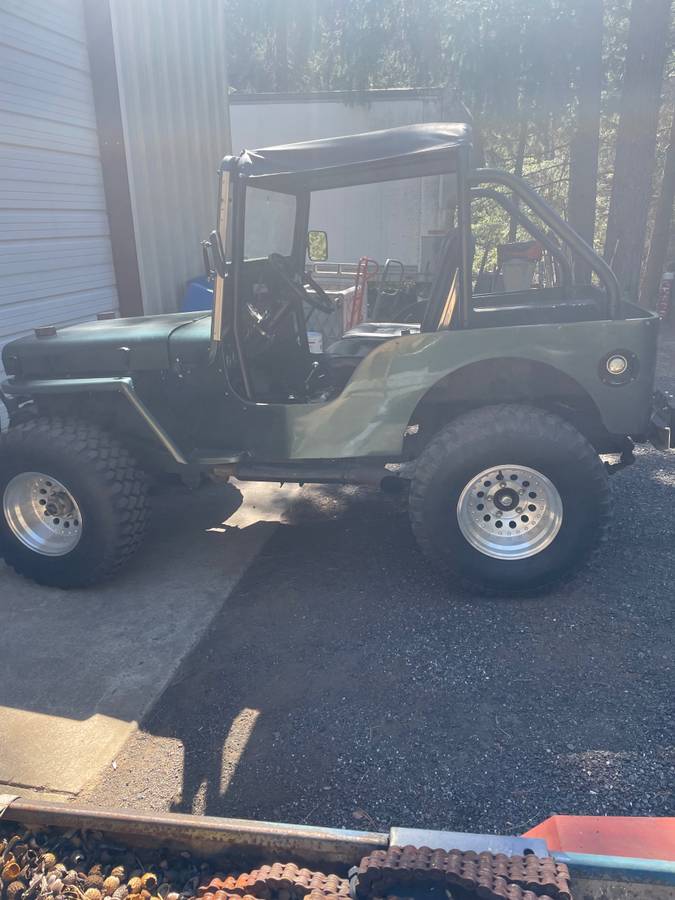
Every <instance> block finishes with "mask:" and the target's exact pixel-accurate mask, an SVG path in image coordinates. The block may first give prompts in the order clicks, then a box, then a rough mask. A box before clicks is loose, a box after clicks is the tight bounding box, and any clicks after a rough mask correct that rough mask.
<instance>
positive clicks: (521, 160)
mask: <svg viewBox="0 0 675 900" xmlns="http://www.w3.org/2000/svg"><path fill="white" fill-rule="evenodd" d="M526 150H527V119H526V118H525V113H523V117H522V119H521V120H520V129H519V131H518V146H517V148H516V159H515V165H514V167H513V171H514V174H516V175H522V174H523V165H524V164H525V151H526ZM511 200H512V201H513V202H514V203H515V205H516V206H520V200H519V198H518V197H517V195H516V194H513V195H512V196H511ZM517 234H518V222H517V221H516V220H515V219H511V220H510V222H509V243H510V244H512V243H513V242H514V241H515V239H516V236H517Z"/></svg>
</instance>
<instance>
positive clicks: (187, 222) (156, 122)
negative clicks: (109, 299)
mask: <svg viewBox="0 0 675 900" xmlns="http://www.w3.org/2000/svg"><path fill="white" fill-rule="evenodd" d="M110 8H111V17H112V29H113V41H114V44H115V59H116V65H117V74H118V81H119V88H120V103H121V111H122V122H123V129H124V141H125V146H126V153H127V167H128V171H129V186H130V191H131V205H132V212H133V221H134V229H135V234H136V250H137V256H138V264H139V270H140V278H141V289H142V294H143V308H144V311H145V313H146V314H152V313H158V312H170V311H173V310H176V309H178V305H179V302H180V298H181V296H182V292H183V287H184V284H185V281H186V280H187V279H189V278H192V277H194V276H196V275H201V274H202V270H203V266H202V255H201V248H200V241H201V240H202V239H203V238H205V237H207V236H208V234H209V232H210V231H211V230H212V229H213V227H214V224H215V215H216V190H217V168H218V164H219V162H220V160H221V159H222V157H223V156H224V155H225V154H226V153H228V152H229V150H230V146H229V118H228V108H227V77H226V66H225V22H224V4H223V2H222V0H198V2H195V0H161V3H159V2H158V0H111V3H110Z"/></svg>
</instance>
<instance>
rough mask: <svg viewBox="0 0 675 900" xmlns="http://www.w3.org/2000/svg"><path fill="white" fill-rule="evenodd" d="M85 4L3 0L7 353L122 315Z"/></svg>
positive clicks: (0, 102) (1, 174)
mask: <svg viewBox="0 0 675 900" xmlns="http://www.w3.org/2000/svg"><path fill="white" fill-rule="evenodd" d="M98 152H99V151H98V138H97V132H96V117H95V112H94V101H93V96H92V89H91V79H90V75H89V62H88V58H87V47H86V42H85V33H84V13H83V8H82V0H0V348H1V347H2V346H3V345H4V344H5V343H6V342H7V341H9V340H12V339H13V338H15V337H18V336H20V335H22V334H25V333H27V332H30V331H31V330H32V329H33V328H35V327H36V326H38V325H46V324H55V325H66V324H72V323H74V322H81V321H85V320H87V319H91V318H93V317H94V316H95V314H96V313H97V312H102V311H105V310H110V309H117V293H116V290H115V276H114V271H113V265H112V253H111V248H110V239H109V229H108V219H107V215H106V208H105V197H104V194H103V181H102V175H101V163H100V160H99V155H98Z"/></svg>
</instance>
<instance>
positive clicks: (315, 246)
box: [307, 231, 328, 262]
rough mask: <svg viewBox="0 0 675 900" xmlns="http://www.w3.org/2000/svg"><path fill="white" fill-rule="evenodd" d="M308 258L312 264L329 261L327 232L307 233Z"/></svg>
mask: <svg viewBox="0 0 675 900" xmlns="http://www.w3.org/2000/svg"><path fill="white" fill-rule="evenodd" d="M307 256H309V258H310V259H311V261H312V262H325V261H326V260H327V259H328V235H327V234H326V232H325V231H308V232H307Z"/></svg>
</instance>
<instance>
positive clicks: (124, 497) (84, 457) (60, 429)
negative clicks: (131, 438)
mask: <svg viewBox="0 0 675 900" xmlns="http://www.w3.org/2000/svg"><path fill="white" fill-rule="evenodd" d="M0 503H1V505H0V557H4V559H5V561H6V562H7V563H8V564H9V565H10V566H11V567H12V568H13V569H15V570H16V571H17V572H18V573H19V574H20V575H24V576H25V577H26V578H30V579H32V580H33V581H36V582H38V584H44V585H51V586H54V587H61V588H75V587H85V586H89V585H93V584H96V583H98V582H100V581H103V580H105V579H107V578H110V577H111V576H112V575H113V574H114V573H115V572H117V571H118V569H120V568H121V567H122V566H123V565H124V563H126V561H127V560H128V559H130V557H131V556H132V555H133V554H134V552H135V551H136V549H137V548H138V546H139V545H140V543H141V540H142V538H143V536H144V534H145V531H146V525H147V518H148V505H147V482H146V478H145V476H144V474H143V472H142V471H141V470H140V469H139V467H138V466H137V465H136V463H135V462H134V460H133V459H132V457H131V456H130V454H129V452H128V451H127V450H126V448H125V447H123V446H122V445H121V444H120V443H119V442H118V441H116V440H115V439H114V438H113V437H112V436H111V435H109V434H108V433H107V432H105V431H103V430H102V429H100V428H98V427H97V426H96V425H92V424H90V423H88V422H80V421H76V420H72V419H56V418H55V419H48V418H37V419H32V420H30V421H26V422H24V423H21V424H19V425H16V426H14V427H12V428H10V429H9V431H8V432H7V433H6V434H3V435H2V436H1V437H0Z"/></svg>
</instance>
